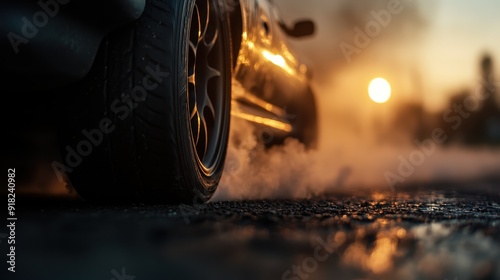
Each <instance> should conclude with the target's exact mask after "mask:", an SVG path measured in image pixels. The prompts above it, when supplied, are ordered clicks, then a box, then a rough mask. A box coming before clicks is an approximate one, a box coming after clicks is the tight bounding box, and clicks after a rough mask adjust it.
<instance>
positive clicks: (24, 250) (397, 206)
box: [0, 189, 500, 280]
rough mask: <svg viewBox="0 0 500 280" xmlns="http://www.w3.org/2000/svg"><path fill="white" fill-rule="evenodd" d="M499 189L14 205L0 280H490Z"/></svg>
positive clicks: (497, 273)
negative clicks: (12, 254)
mask: <svg viewBox="0 0 500 280" xmlns="http://www.w3.org/2000/svg"><path fill="white" fill-rule="evenodd" d="M497 190H498V189H497ZM499 193H500V192H498V191H496V192H495V191H489V192H487V193H483V194H466V193H457V192H449V191H434V192H431V191H425V192H422V191H414V192H403V193H386V194H384V193H374V194H362V195H359V194H357V195H328V196H325V197H324V198H316V199H311V200H302V201H244V202H215V203H209V204H206V205H198V206H147V205H135V206H127V207H124V206H96V205H90V204H87V203H85V202H82V201H80V200H77V199H70V198H61V199H57V198H40V197H35V198H33V197H20V198H18V204H19V208H20V211H21V212H20V213H19V214H18V219H19V220H18V222H17V226H16V246H17V247H16V248H17V249H16V250H17V252H16V273H15V274H13V273H10V272H9V273H7V272H6V265H5V262H2V263H3V264H2V266H3V271H2V273H1V274H0V275H2V276H1V277H0V278H1V279H29V280H31V279H50V280H53V279H85V280H89V279H92V280H94V279H105V280H110V279H115V280H121V279H127V280H132V279H135V280H142V279H144V280H146V279H147V280H149V279H163V280H165V279H238V280H245V279H294V280H296V279H441V280H444V279H460V280H462V279H500V195H499ZM0 245H1V248H2V256H3V257H5V254H4V252H5V250H6V249H7V248H6V246H5V245H6V243H5V238H4V239H2V244H0ZM4 275H5V276H6V277H4Z"/></svg>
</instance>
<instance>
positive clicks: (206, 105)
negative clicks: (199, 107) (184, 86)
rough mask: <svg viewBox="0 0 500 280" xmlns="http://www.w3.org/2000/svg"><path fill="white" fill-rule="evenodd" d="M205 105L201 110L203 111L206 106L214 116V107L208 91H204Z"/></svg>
mask: <svg viewBox="0 0 500 280" xmlns="http://www.w3.org/2000/svg"><path fill="white" fill-rule="evenodd" d="M204 105H205V106H204V107H203V112H205V109H206V108H208V109H209V110H210V113H212V116H214V117H215V116H216V114H215V107H214V104H213V103H212V100H210V97H209V96H208V92H206V93H205V104H204Z"/></svg>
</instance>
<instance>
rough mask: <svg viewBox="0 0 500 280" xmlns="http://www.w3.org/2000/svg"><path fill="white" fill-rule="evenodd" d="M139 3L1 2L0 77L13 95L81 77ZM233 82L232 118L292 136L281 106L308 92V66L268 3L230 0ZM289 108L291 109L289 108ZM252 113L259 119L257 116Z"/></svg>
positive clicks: (118, 0)
mask: <svg viewBox="0 0 500 280" xmlns="http://www.w3.org/2000/svg"><path fill="white" fill-rule="evenodd" d="M145 2H146V1H145V0H106V1H98V0H40V1H19V0H6V1H2V3H0V33H1V34H2V36H1V37H0V38H1V39H0V53H1V63H0V73H1V75H2V77H3V78H4V79H5V80H8V81H9V82H10V84H11V85H13V86H10V87H9V89H10V91H12V92H33V91H37V90H44V89H51V88H56V87H60V86H64V85H67V84H70V83H72V82H76V81H78V80H81V79H82V78H84V77H85V75H87V73H88V72H89V71H90V69H91V67H92V64H93V62H94V58H95V56H96V54H97V52H98V50H99V46H100V44H101V42H102V41H103V38H105V36H106V35H107V34H108V33H110V32H112V31H113V30H115V29H117V28H120V26H123V25H126V24H131V23H133V22H134V20H135V19H137V18H138V17H139V16H140V15H141V13H142V12H143V9H144V6H145ZM226 5H228V7H229V9H231V14H230V18H229V20H230V26H231V40H232V48H233V65H234V72H233V74H234V77H235V78H236V79H237V80H238V81H239V82H240V83H241V85H243V87H244V88H245V89H246V90H245V91H234V92H233V100H234V101H235V102H233V110H232V112H233V115H234V116H237V117H240V118H244V119H246V120H248V121H252V122H258V123H261V124H263V125H265V126H271V127H273V128H274V129H277V130H278V131H282V132H285V133H290V132H291V131H292V130H293V128H292V126H291V125H290V123H289V121H290V120H289V118H287V108H288V109H289V108H290V107H294V106H298V105H296V104H295V103H297V102H296V100H301V98H300V95H303V94H304V93H305V92H307V88H308V87H309V85H308V79H307V73H306V72H307V68H306V67H305V66H304V65H302V64H300V63H299V62H298V61H297V59H296V58H295V56H294V55H293V54H292V53H291V51H290V50H289V49H288V47H287V44H286V40H287V37H289V35H287V34H286V30H284V29H283V27H284V24H283V23H282V21H281V19H280V18H279V13H278V11H277V10H276V7H275V6H274V5H273V4H272V3H271V2H269V1H256V0H241V1H228V2H227V4H226ZM292 110H293V108H292ZM256 116H258V117H256Z"/></svg>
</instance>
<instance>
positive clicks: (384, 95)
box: [368, 78, 392, 103]
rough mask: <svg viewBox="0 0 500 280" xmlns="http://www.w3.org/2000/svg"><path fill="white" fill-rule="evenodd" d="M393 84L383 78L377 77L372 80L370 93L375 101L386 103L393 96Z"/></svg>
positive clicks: (369, 88)
mask: <svg viewBox="0 0 500 280" xmlns="http://www.w3.org/2000/svg"><path fill="white" fill-rule="evenodd" d="M391 91H392V90H391V85H390V84H389V82H388V81H387V80H385V79H383V78H376V79H373V80H372V81H371V82H370V86H369V87H368V94H369V95H370V98H371V100H373V102H375V103H386V102H387V101H389V99H390V98H391Z"/></svg>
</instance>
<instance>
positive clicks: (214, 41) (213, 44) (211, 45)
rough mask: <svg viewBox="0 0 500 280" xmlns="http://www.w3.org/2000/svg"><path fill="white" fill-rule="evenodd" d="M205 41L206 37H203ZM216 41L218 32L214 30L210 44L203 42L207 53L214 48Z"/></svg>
mask: <svg viewBox="0 0 500 280" xmlns="http://www.w3.org/2000/svg"><path fill="white" fill-rule="evenodd" d="M205 39H206V35H205ZM217 39H219V30H218V29H216V30H215V34H214V37H213V38H212V39H211V40H210V42H203V43H204V44H205V46H206V47H207V49H208V51H207V52H208V53H210V52H211V51H212V49H213V47H214V46H215V43H217Z"/></svg>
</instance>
